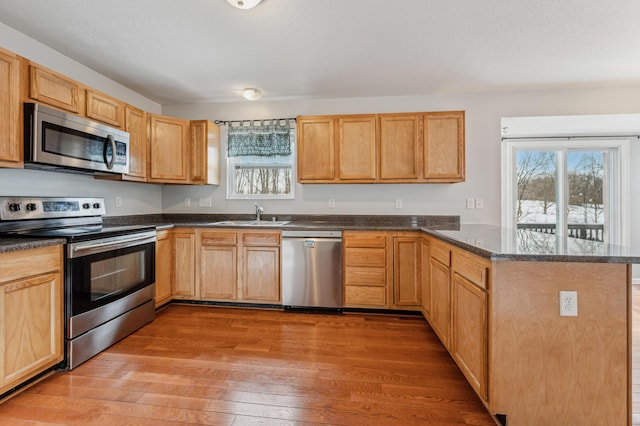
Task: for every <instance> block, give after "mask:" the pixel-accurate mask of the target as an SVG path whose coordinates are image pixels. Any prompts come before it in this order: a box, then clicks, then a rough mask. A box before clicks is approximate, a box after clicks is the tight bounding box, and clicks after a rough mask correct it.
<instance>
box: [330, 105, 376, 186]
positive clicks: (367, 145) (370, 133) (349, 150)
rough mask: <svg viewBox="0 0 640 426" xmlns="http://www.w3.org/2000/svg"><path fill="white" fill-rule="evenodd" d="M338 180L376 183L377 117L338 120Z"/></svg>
mask: <svg viewBox="0 0 640 426" xmlns="http://www.w3.org/2000/svg"><path fill="white" fill-rule="evenodd" d="M337 121H338V179H341V180H357V181H374V180H375V179H376V177H377V162H378V161H377V155H376V153H377V152H378V148H377V136H376V116H375V115H369V116H362V117H360V116H358V117H342V118H338V119H337Z"/></svg>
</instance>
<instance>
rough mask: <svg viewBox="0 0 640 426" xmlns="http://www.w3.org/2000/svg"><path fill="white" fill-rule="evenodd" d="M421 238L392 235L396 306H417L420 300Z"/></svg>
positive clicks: (394, 298)
mask: <svg viewBox="0 0 640 426" xmlns="http://www.w3.org/2000/svg"><path fill="white" fill-rule="evenodd" d="M421 240H422V238H421V237H393V291H394V294H393V300H394V305H395V306H396V307H400V308H417V307H419V306H420V304H421V302H422V295H421V293H422V279H421V274H420V265H421V257H420V249H421V245H420V242H421Z"/></svg>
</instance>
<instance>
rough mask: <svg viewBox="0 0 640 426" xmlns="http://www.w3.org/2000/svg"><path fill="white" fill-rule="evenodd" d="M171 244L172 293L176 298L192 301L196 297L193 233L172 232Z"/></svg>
mask: <svg viewBox="0 0 640 426" xmlns="http://www.w3.org/2000/svg"><path fill="white" fill-rule="evenodd" d="M172 242H173V250H172V257H173V259H172V266H173V272H172V274H171V277H172V280H171V281H172V293H173V295H174V296H175V297H176V298H181V299H192V298H194V297H195V295H196V280H195V260H196V257H195V251H196V236H195V232H193V231H191V232H181V231H179V232H174V233H173V238H172Z"/></svg>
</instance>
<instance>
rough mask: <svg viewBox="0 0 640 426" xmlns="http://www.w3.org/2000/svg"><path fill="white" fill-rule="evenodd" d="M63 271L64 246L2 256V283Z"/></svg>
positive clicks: (22, 251) (0, 258) (13, 252)
mask: <svg viewBox="0 0 640 426" xmlns="http://www.w3.org/2000/svg"><path fill="white" fill-rule="evenodd" d="M60 270H62V246H59V245H58V246H51V247H40V248H35V249H29V250H18V251H12V252H7V253H2V254H0V271H2V275H0V282H9V281H13V280H16V279H19V278H25V277H32V276H36V275H39V274H44V273H47V272H56V271H60Z"/></svg>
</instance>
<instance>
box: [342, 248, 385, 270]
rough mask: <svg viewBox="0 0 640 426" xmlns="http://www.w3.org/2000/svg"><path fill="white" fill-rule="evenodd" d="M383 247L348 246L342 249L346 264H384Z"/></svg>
mask: <svg viewBox="0 0 640 426" xmlns="http://www.w3.org/2000/svg"><path fill="white" fill-rule="evenodd" d="M385 258H386V250H385V249H362V248H349V249H346V250H345V251H344V264H345V265H347V266H382V267H384V266H385Z"/></svg>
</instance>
